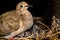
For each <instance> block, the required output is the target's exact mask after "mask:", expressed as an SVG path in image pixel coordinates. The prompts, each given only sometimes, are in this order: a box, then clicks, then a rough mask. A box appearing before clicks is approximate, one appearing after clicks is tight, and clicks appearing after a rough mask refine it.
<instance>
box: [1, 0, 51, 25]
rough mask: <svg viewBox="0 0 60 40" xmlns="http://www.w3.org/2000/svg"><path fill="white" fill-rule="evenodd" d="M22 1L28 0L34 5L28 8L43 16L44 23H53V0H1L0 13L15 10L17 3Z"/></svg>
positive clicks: (33, 13) (34, 14)
mask: <svg viewBox="0 0 60 40" xmlns="http://www.w3.org/2000/svg"><path fill="white" fill-rule="evenodd" d="M21 1H26V2H27V3H28V4H30V5H33V6H34V7H33V8H29V9H28V10H29V11H30V12H31V13H32V15H33V16H39V17H43V23H45V24H46V25H51V17H52V1H51V0H0V14H2V13H4V12H6V11H10V10H14V9H15V7H16V4H18V3H19V2H21Z"/></svg>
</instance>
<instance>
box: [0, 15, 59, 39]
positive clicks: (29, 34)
mask: <svg viewBox="0 0 60 40" xmlns="http://www.w3.org/2000/svg"><path fill="white" fill-rule="evenodd" d="M40 20H41V18H40V17H34V25H33V27H32V28H31V29H29V30H26V31H25V32H23V33H21V34H19V35H17V36H15V37H14V38H10V39H6V38H0V40H60V38H59V35H60V27H58V26H57V19H56V18H55V16H53V18H52V25H51V28H49V26H47V25H45V24H44V23H42V22H41V21H40Z"/></svg>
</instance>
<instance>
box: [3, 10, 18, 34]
mask: <svg viewBox="0 0 60 40" xmlns="http://www.w3.org/2000/svg"><path fill="white" fill-rule="evenodd" d="M2 22H3V29H5V31H6V32H7V33H10V32H13V31H15V30H17V29H18V28H19V25H18V18H17V17H16V16H15V14H14V11H9V12H6V13H4V14H2ZM2 31H4V30H2Z"/></svg>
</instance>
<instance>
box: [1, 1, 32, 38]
mask: <svg viewBox="0 0 60 40" xmlns="http://www.w3.org/2000/svg"><path fill="white" fill-rule="evenodd" d="M27 8H28V4H27V3H26V2H24V1H22V2H20V3H18V4H17V6H16V10H12V11H8V12H5V13H3V14H2V15H1V16H0V34H1V35H3V34H9V35H7V36H5V38H11V37H14V36H16V35H18V34H20V33H22V32H24V31H25V30H28V29H30V28H31V27H32V25H33V17H32V15H31V13H30V12H29V11H28V10H27Z"/></svg>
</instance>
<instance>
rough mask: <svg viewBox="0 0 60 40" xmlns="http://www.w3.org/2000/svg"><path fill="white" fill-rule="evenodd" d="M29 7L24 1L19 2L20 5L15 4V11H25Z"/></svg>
mask: <svg viewBox="0 0 60 40" xmlns="http://www.w3.org/2000/svg"><path fill="white" fill-rule="evenodd" d="M29 7H33V6H30V5H29V4H27V3H26V2H25V1H22V2H20V3H18V4H17V6H16V10H18V11H25V10H27V9H28V8H29Z"/></svg>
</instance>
